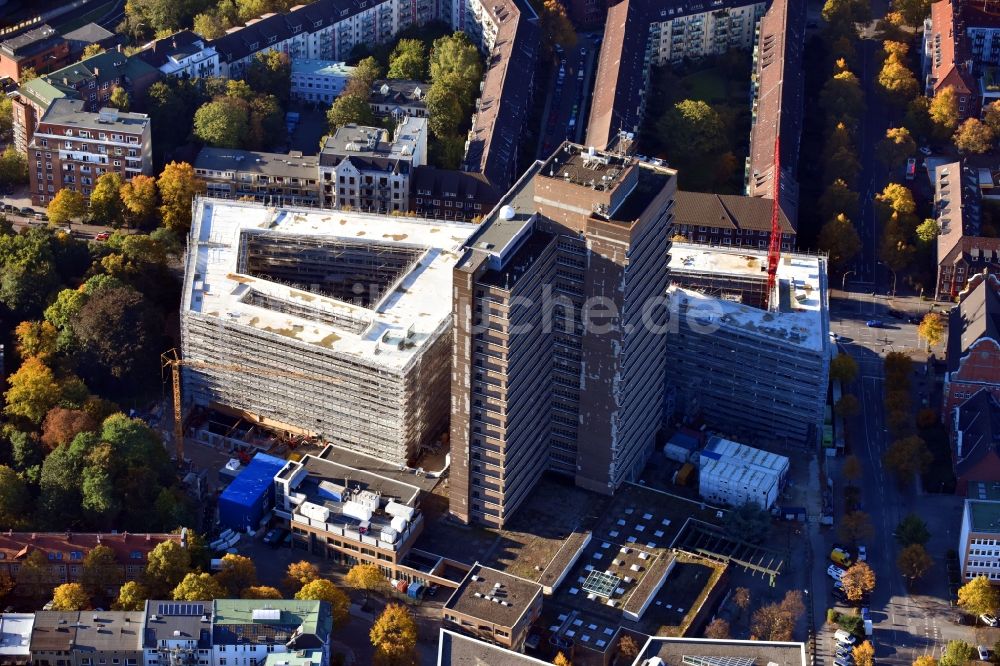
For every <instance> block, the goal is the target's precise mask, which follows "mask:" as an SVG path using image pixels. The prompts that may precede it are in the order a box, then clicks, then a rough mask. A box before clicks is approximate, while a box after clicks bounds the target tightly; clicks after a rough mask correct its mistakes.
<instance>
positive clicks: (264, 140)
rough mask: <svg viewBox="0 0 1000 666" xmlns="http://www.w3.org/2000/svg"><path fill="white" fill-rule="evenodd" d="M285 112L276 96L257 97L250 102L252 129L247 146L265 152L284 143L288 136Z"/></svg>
mask: <svg viewBox="0 0 1000 666" xmlns="http://www.w3.org/2000/svg"><path fill="white" fill-rule="evenodd" d="M286 131H287V130H286V128H285V112H284V111H283V110H282V108H281V104H280V103H279V102H278V99H277V98H276V97H275V96H274V95H264V96H257V97H255V98H254V99H253V100H252V101H251V102H250V129H249V133H248V134H247V146H248V147H249V148H250V149H252V150H264V149H266V148H268V147H270V146H271V145H272V144H274V143H279V144H280V143H283V142H284V140H285V134H286Z"/></svg>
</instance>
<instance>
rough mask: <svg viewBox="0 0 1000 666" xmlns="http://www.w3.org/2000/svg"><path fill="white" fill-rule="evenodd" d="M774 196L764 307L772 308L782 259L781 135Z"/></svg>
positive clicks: (776, 151) (777, 142)
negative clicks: (779, 262) (779, 264)
mask: <svg viewBox="0 0 1000 666" xmlns="http://www.w3.org/2000/svg"><path fill="white" fill-rule="evenodd" d="M773 176H774V177H773V180H774V192H773V196H774V198H773V199H772V201H771V244H770V246H769V247H768V249H767V292H766V293H765V294H764V309H765V310H767V309H770V306H771V295H772V294H773V293H774V285H775V284H777V282H778V261H780V260H781V205H780V204H779V203H778V197H779V195H780V194H781V137H780V136H776V137H775V138H774V171H773Z"/></svg>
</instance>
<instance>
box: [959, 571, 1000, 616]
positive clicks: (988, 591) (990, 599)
mask: <svg viewBox="0 0 1000 666" xmlns="http://www.w3.org/2000/svg"><path fill="white" fill-rule="evenodd" d="M958 605H959V606H961V607H962V608H963V609H965V610H966V611H967V612H969V613H971V614H973V615H983V614H984V613H995V612H996V610H997V608H998V607H1000V593H998V592H997V589H996V588H995V587H993V585H992V584H991V583H990V579H989V578H987V577H986V576H976V577H975V578H973V579H972V580H970V581H969V582H968V583H966V584H965V585H963V586H962V587H960V588H958Z"/></svg>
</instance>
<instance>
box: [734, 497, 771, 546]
mask: <svg viewBox="0 0 1000 666" xmlns="http://www.w3.org/2000/svg"><path fill="white" fill-rule="evenodd" d="M722 524H723V526H724V527H725V528H726V533H727V534H729V535H731V536H732V537H734V538H736V539H739V540H741V541H746V542H748V543H761V542H763V541H765V540H766V539H767V537H768V535H769V534H770V532H771V515H770V514H769V513H768V512H767V511H765V510H764V509H762V508H761V507H760V505H758V504H756V503H754V502H746V503H744V504H742V505H740V506H738V507H736V508H735V509H731V510H730V511H727V512H726V515H725V517H724V518H723V519H722Z"/></svg>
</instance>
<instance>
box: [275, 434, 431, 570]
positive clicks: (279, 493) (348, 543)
mask: <svg viewBox="0 0 1000 666" xmlns="http://www.w3.org/2000/svg"><path fill="white" fill-rule="evenodd" d="M435 483H436V480H434V479H427V478H425V477H424V476H423V475H419V474H413V473H412V471H410V470H407V469H403V470H400V468H399V466H398V465H391V464H388V463H386V462H385V461H384V460H380V459H378V458H375V457H372V456H367V455H364V454H360V453H356V452H352V451H349V450H347V449H344V448H342V447H335V446H333V445H332V444H331V445H328V446H326V447H325V448H324V449H323V451H322V452H320V453H319V454H317V455H307V456H304V457H303V458H302V459H301V460H299V461H290V462H288V463H287V464H286V465H285V467H284V468H283V469H282V470H281V471H280V472H279V473H278V474H277V475H276V476H275V477H274V487H275V515H276V516H278V517H280V518H283V519H285V520H286V521H288V527H289V529H290V530H291V532H292V538H293V545H294V546H295V547H296V548H301V549H303V550H306V551H308V552H310V553H312V554H313V555H319V556H322V557H324V558H325V559H328V560H332V561H333V562H335V563H336V564H340V565H342V566H344V567H350V566H353V565H355V564H358V563H362V564H372V565H375V566H377V567H378V568H379V571H381V572H382V575H384V576H385V577H386V579H393V580H410V579H411V578H412V577H413V573H414V572H412V571H410V570H409V569H407V568H406V566H405V564H404V561H405V560H406V558H407V555H409V553H410V550H411V549H412V548H413V544H414V543H415V542H416V540H417V538H418V537H419V536H420V534H421V533H422V532H423V529H424V516H423V513H422V512H421V507H420V503H421V499H422V497H423V496H424V494H425V493H427V492H430V490H431V488H433V486H434V484H435Z"/></svg>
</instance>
